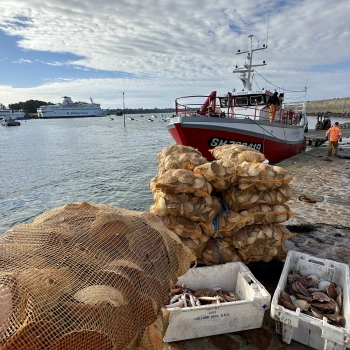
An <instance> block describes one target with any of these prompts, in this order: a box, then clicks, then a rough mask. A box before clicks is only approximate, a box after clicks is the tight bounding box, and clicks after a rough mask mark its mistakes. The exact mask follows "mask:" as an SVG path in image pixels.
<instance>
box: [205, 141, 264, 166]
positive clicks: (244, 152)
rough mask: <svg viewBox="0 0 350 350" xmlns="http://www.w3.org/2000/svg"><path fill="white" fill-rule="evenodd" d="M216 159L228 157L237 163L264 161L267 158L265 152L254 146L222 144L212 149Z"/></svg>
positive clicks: (227, 158)
mask: <svg viewBox="0 0 350 350" xmlns="http://www.w3.org/2000/svg"><path fill="white" fill-rule="evenodd" d="M210 152H211V154H212V155H213V157H214V158H215V159H226V160H230V161H232V162H236V163H237V164H241V163H243V162H254V163H262V162H263V161H265V160H266V158H265V156H264V154H263V153H261V152H259V151H257V150H255V149H254V148H252V147H249V146H244V145H237V144H233V145H222V146H216V147H215V148H213V149H212V150H210Z"/></svg>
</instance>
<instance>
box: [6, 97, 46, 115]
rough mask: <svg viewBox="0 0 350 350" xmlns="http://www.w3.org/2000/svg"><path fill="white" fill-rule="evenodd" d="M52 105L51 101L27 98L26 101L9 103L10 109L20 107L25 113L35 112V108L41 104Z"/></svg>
mask: <svg viewBox="0 0 350 350" xmlns="http://www.w3.org/2000/svg"><path fill="white" fill-rule="evenodd" d="M46 105H53V103H52V102H44V101H38V100H28V101H26V102H18V103H13V104H9V108H10V109H22V110H23V111H25V112H27V113H36V109H37V108H39V107H41V106H46Z"/></svg>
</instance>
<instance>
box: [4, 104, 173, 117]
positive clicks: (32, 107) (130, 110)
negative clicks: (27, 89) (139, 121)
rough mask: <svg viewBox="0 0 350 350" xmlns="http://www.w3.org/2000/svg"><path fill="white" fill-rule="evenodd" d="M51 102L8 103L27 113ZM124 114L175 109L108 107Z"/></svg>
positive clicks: (164, 111) (10, 106)
mask: <svg viewBox="0 0 350 350" xmlns="http://www.w3.org/2000/svg"><path fill="white" fill-rule="evenodd" d="M53 104H54V103H52V102H44V101H38V100H28V101H26V102H18V103H12V104H9V108H10V109H17V110H18V109H21V110H23V111H25V112H27V113H37V108H39V107H41V106H46V105H53ZM124 111H125V114H148V113H174V112H175V110H174V109H173V108H157V107H155V108H125V110H123V109H121V108H116V109H113V108H110V114H111V113H115V114H116V115H123V114H124Z"/></svg>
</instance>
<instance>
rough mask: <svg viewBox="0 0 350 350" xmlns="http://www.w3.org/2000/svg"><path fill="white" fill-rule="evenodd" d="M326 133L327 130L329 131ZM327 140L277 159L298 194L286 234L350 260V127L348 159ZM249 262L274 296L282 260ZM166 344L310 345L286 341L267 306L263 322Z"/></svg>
mask: <svg viewBox="0 0 350 350" xmlns="http://www.w3.org/2000/svg"><path fill="white" fill-rule="evenodd" d="M313 132H314V130H310V131H309V134H312V133H313ZM322 133H323V135H324V134H325V131H322ZM320 135H321V134H320ZM320 137H321V136H320ZM327 144H328V142H326V143H324V144H323V145H322V146H320V147H315V148H312V149H311V150H309V151H307V152H306V153H302V154H299V155H296V156H294V157H292V158H289V159H287V160H285V161H283V162H281V163H279V164H278V165H279V166H281V167H283V168H284V169H286V170H288V172H289V173H290V174H292V175H293V180H292V182H291V183H290V185H291V186H292V187H293V188H294V194H293V196H292V198H291V199H290V200H289V201H288V202H287V204H288V205H289V206H290V209H291V210H292V211H294V212H295V215H294V216H293V217H292V218H291V219H289V221H288V222H286V223H285V224H286V226H287V227H288V228H289V230H290V231H292V232H293V233H294V234H295V236H294V237H292V238H291V239H289V240H287V241H286V244H285V245H286V248H287V250H294V251H298V252H304V253H306V254H310V255H313V256H316V257H319V258H322V259H330V260H335V261H337V262H342V263H345V264H350V219H349V217H350V129H348V130H343V142H342V143H340V147H339V155H340V156H344V157H348V158H347V159H346V158H338V157H334V156H333V157H327ZM301 196H304V197H305V196H306V197H307V198H309V199H313V200H314V203H309V202H305V201H303V200H300V199H303V197H301ZM278 263H280V264H278ZM263 264H264V263H263ZM248 267H249V268H250V269H251V271H252V272H253V274H254V275H255V277H256V278H257V279H258V280H259V281H260V282H261V283H262V284H263V285H264V287H265V288H266V289H267V290H268V292H269V293H270V294H271V298H272V296H273V294H274V291H275V289H276V287H277V284H278V281H279V277H280V273H281V271H282V268H283V262H281V261H275V262H271V263H267V264H266V269H264V270H261V271H258V275H257V274H255V271H254V269H253V268H252V267H254V266H250V264H248ZM164 348H165V349H166V350H292V349H293V350H307V349H311V348H310V347H308V346H305V345H303V344H301V343H298V342H296V341H292V342H291V344H286V343H283V342H282V338H281V336H280V335H278V334H277V333H276V332H275V321H274V320H273V319H272V318H271V316H270V309H269V310H266V311H265V316H264V321H263V325H262V327H261V328H258V329H252V330H246V331H241V332H236V333H229V334H220V335H214V336H211V337H203V338H197V339H190V340H185V341H178V342H173V343H165V344H164Z"/></svg>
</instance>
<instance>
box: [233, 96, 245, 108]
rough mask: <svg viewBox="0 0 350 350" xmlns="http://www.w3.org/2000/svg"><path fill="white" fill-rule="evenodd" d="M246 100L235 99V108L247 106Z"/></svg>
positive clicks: (242, 98) (239, 97) (241, 97)
mask: <svg viewBox="0 0 350 350" xmlns="http://www.w3.org/2000/svg"><path fill="white" fill-rule="evenodd" d="M247 105H248V98H247V97H246V96H244V97H243V96H238V97H236V98H235V106H247Z"/></svg>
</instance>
